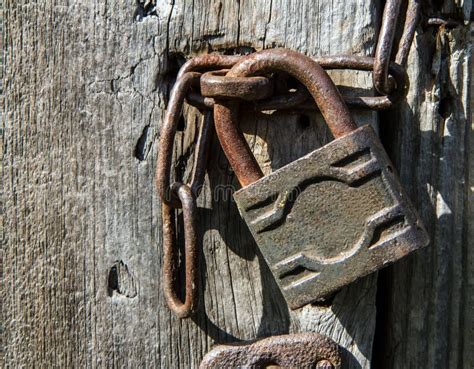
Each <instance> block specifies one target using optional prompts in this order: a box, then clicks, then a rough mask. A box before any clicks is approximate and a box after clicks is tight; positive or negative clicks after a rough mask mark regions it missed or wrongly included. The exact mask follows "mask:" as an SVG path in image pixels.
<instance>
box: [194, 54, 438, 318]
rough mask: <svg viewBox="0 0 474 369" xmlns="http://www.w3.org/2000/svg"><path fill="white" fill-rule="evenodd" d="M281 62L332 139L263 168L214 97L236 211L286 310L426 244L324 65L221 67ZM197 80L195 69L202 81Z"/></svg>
mask: <svg viewBox="0 0 474 369" xmlns="http://www.w3.org/2000/svg"><path fill="white" fill-rule="evenodd" d="M272 71H283V72H286V73H288V74H290V75H292V76H293V77H295V78H296V79H298V80H299V81H300V82H301V83H303V84H304V85H305V86H306V88H307V89H308V91H309V92H310V93H311V95H312V96H313V98H314V100H315V101H316V103H317V105H318V107H319V109H320V110H321V113H322V115H323V117H324V118H325V120H326V122H327V124H328V126H329V128H330V130H331V132H332V134H333V136H334V138H335V140H334V141H332V142H330V143H329V144H327V145H326V146H323V147H322V148H320V149H317V150H315V151H313V152H311V153H310V154H307V155H306V156H304V157H302V158H300V159H298V160H296V161H294V162H292V163H290V164H288V165H286V166H284V167H283V168H280V169H279V170H277V171H275V172H273V173H271V174H270V175H267V176H265V177H264V176H263V174H262V171H261V169H260V167H259V166H258V163H257V162H256V160H255V158H254V156H253V154H252V152H251V150H250V148H249V146H248V144H247V142H246V141H245V138H244V136H243V134H242V132H241V131H240V130H239V128H238V114H237V113H238V103H236V102H235V101H226V100H222V99H221V100H216V104H215V107H214V109H215V110H214V119H215V125H216V131H217V134H218V137H219V140H220V142H221V144H222V147H223V150H224V152H225V154H226V156H227V158H228V159H229V162H230V164H231V166H232V167H233V169H234V172H235V174H236V175H237V177H238V179H239V181H240V183H241V185H242V187H243V188H242V189H241V190H239V191H237V192H235V193H234V199H235V201H236V203H237V206H238V208H239V211H240V213H241V215H242V217H243V218H244V220H245V221H246V223H247V225H248V227H249V229H250V231H251V232H252V234H253V236H254V238H255V240H256V242H257V245H258V246H259V248H260V250H261V252H262V254H263V256H264V258H265V260H266V261H267V263H268V264H269V266H270V269H271V271H272V273H273V274H274V276H275V278H276V281H277V283H278V285H279V286H280V288H281V290H282V292H283V295H284V296H285V298H286V300H287V302H288V305H289V306H290V307H291V308H292V309H296V308H299V307H302V306H303V305H306V304H308V303H311V302H314V301H316V300H318V299H321V298H323V297H325V296H327V295H328V294H330V293H332V292H334V291H336V290H338V289H340V288H341V287H343V286H345V285H347V284H349V283H351V282H353V281H355V280H356V279H358V278H360V277H362V276H365V275H367V274H369V273H371V272H374V271H376V270H378V269H380V268H382V267H384V266H386V265H387V264H389V263H392V262H394V261H396V260H398V259H400V258H402V257H404V256H406V255H407V254H409V253H410V252H412V251H414V250H416V249H419V248H421V247H424V246H426V245H427V244H428V242H429V239H428V235H427V233H426V231H425V229H424V228H423V226H422V224H421V222H420V219H419V217H418V215H417V213H416V211H415V209H414V208H413V206H412V204H411V203H410V201H409V199H408V197H407V195H406V194H405V192H404V191H403V189H402V187H401V184H400V182H399V180H398V178H397V175H396V174H395V172H394V169H393V166H392V164H391V163H390V160H389V158H388V156H387V154H386V153H385V150H384V148H383V146H382V144H381V143H380V141H379V139H378V137H377V136H376V134H375V132H374V130H373V129H372V128H371V127H370V126H369V125H366V126H363V127H361V128H357V126H356V124H355V122H354V120H353V118H352V117H351V115H350V112H349V109H348V108H347V106H346V105H345V103H344V101H343V100H342V98H341V95H340V94H339V92H338V90H337V88H336V86H335V85H334V83H333V82H332V80H331V79H330V78H329V76H328V75H327V73H326V72H325V71H324V70H323V69H322V68H321V67H320V66H319V65H318V64H317V63H316V62H314V61H313V60H312V59H310V58H309V57H306V56H304V55H302V54H300V53H297V52H294V51H290V50H285V49H271V50H264V51H261V52H258V53H255V54H251V55H249V56H247V57H246V58H244V59H242V60H241V61H240V62H238V63H237V64H236V65H235V66H233V67H232V69H231V70H230V71H229V72H228V74H227V76H230V77H248V76H255V75H261V74H263V73H266V72H272ZM205 83H206V79H205V78H204V77H203V78H201V88H202V89H204V90H205V88H206V86H205Z"/></svg>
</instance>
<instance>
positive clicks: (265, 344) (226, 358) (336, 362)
mask: <svg viewBox="0 0 474 369" xmlns="http://www.w3.org/2000/svg"><path fill="white" fill-rule="evenodd" d="M271 365H275V366H277V367H282V368H317V369H323V368H324V369H340V367H341V356H340V352H339V346H338V345H337V344H336V343H335V342H334V341H332V340H331V339H329V338H327V337H325V336H323V335H321V334H318V333H297V334H287V335H282V336H273V337H268V338H264V339H261V340H258V341H256V342H253V343H250V344H233V345H220V346H217V347H215V348H214V349H212V350H211V351H210V352H209V353H207V354H206V356H205V357H204V359H203V360H202V362H201V365H200V368H201V369H204V368H216V369H217V368H219V369H220V368H267V367H269V366H271Z"/></svg>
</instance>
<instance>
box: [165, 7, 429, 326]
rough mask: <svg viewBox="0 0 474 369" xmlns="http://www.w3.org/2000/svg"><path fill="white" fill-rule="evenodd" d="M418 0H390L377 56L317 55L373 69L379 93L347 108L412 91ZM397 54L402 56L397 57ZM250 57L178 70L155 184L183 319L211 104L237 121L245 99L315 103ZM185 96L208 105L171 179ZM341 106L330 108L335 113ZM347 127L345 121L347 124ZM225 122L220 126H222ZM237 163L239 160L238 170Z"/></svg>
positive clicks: (392, 101)
mask: <svg viewBox="0 0 474 369" xmlns="http://www.w3.org/2000/svg"><path fill="white" fill-rule="evenodd" d="M419 1H420V0H408V1H402V0H387V1H386V3H385V7H384V11H383V17H382V22H381V28H380V33H379V36H378V42H377V47H376V51H375V56H374V57H366V56H351V55H341V56H324V57H316V58H313V59H314V61H315V62H316V63H317V64H319V66H321V67H322V68H324V69H328V70H331V69H340V70H358V71H372V78H373V84H374V87H375V90H376V91H377V92H378V93H379V94H380V95H378V96H358V97H354V96H343V99H344V101H345V102H346V104H347V105H348V106H349V107H351V108H355V109H371V110H384V109H390V108H392V107H394V106H395V105H396V104H397V103H399V102H400V101H401V100H403V98H404V97H405V96H406V94H407V91H408V85H409V83H408V77H407V73H406V70H405V66H406V62H407V58H408V53H409V50H410V47H411V44H412V41H413V37H414V32H415V28H416V26H417V22H418V18H419V12H420V4H419ZM402 9H405V10H406V11H405V16H404V20H403V32H402V35H401V37H400V41H399V44H398V47H397V50H396V53H395V51H394V47H393V43H394V39H395V34H396V31H397V28H398V27H400V26H401V25H400V22H399V20H400V19H401V17H400V13H401V10H402ZM286 52H287V56H288V55H290V56H291V55H292V53H293V52H288V51H286ZM392 54H395V55H396V56H395V58H393V59H392ZM246 58H247V59H248V58H251V56H239V55H218V54H208V55H202V56H198V57H195V58H193V59H190V60H189V61H187V62H186V63H185V64H184V65H183V66H182V68H181V69H180V71H179V73H178V76H177V79H176V83H175V84H174V86H173V89H172V92H171V96H170V100H169V103H168V107H167V110H166V114H165V118H164V122H163V125H162V127H161V131H160V139H159V155H158V160H157V167H156V187H157V191H158V195H159V197H160V199H161V203H162V220H163V250H164V258H163V271H164V274H163V285H164V295H165V299H166V302H167V304H168V306H169V308H170V309H171V310H172V311H173V312H174V313H175V314H176V315H177V316H178V317H180V318H186V317H189V316H191V315H192V314H193V313H194V312H195V310H196V307H197V302H198V293H197V291H198V279H199V278H198V276H199V269H198V254H199V252H198V249H197V238H198V237H197V235H196V229H197V227H196V216H197V215H196V213H197V205H196V199H197V197H198V196H199V193H200V190H201V189H202V185H203V182H204V176H205V171H206V166H207V158H208V151H209V150H208V148H209V141H210V138H211V136H212V133H213V127H214V124H213V118H212V116H213V114H212V110H215V109H218V110H220V115H221V116H224V117H227V118H228V120H232V119H234V117H232V114H233V113H232V112H235V111H236V109H235V106H237V105H239V104H241V103H242V105H245V106H246V107H247V108H250V109H254V110H255V111H266V110H290V111H291V110H299V111H301V110H315V109H317V107H316V105H315V104H314V101H313V99H312V96H311V94H310V93H309V92H308V91H307V89H306V88H304V87H303V86H302V85H301V84H297V85H296V88H290V87H289V86H288V85H289V84H288V81H287V80H286V79H285V78H287V76H285V75H278V74H276V75H275V74H274V75H270V76H262V75H256V74H261V72H262V71H264V69H265V68H263V69H262V68H260V69H262V70H258V71H257V70H255V71H252V70H246V69H245V68H246V67H245V65H246V64H245V63H246ZM280 61H282V63H283V61H284V58H281V60H280ZM236 64H239V67H238V68H239V69H240V70H241V71H245V73H242V74H240V75H239V73H232V71H231V72H230V73H229V69H231V68H233V67H234V66H236ZM254 64H255V63H254ZM283 64H285V65H284V68H283V69H285V68H288V66H289V65H290V66H291V65H293V66H294V65H296V63H293V64H292V63H289V62H286V61H284V63H283ZM283 64H282V65H283ZM300 67H301V66H300ZM280 69H281V68H280ZM257 72H260V73H257ZM288 72H289V74H292V73H291V71H289V70H288ZM254 74H255V75H254ZM293 74H295V73H293ZM242 75H245V76H242ZM298 76H299V77H300V78H303V79H304V78H305V75H304V67H303V68H300V69H299V71H298ZM275 91H278V93H275ZM313 93H314V92H313ZM313 97H314V95H313ZM184 101H187V103H188V104H190V105H193V106H195V107H197V108H198V109H200V110H201V111H202V112H204V117H203V120H202V123H201V126H200V130H199V136H198V139H197V145H196V148H195V151H196V152H195V155H194V163H193V172H192V176H191V182H190V183H189V184H184V183H180V182H174V183H171V168H172V157H173V148H174V139H175V135H176V130H177V126H178V122H179V119H180V116H181V114H182V108H183V104H184ZM322 106H323V111H322V113H323V115H324V114H328V111H327V110H326V111H324V104H323V105H322ZM336 113H337V112H331V113H330V114H336ZM224 120H225V119H224ZM220 124H221V123H220ZM348 124H349V123H348ZM341 127H342V128H344V124H343V125H341ZM219 129H222V127H220V128H219ZM221 144H222V145H226V143H225V142H221ZM229 144H230V143H229ZM231 144H232V148H233V150H234V151H235V152H240V154H245V152H246V151H249V150H250V149H249V147H248V145H247V144H246V142H240V141H239V140H237V141H233V142H232V143H231ZM247 154H251V153H247ZM244 156H245V155H244ZM238 162H239V161H237V162H236V163H238ZM253 164H256V163H253ZM238 166H239V165H238V164H235V163H234V166H233V167H234V170H235V168H236V167H238ZM239 171H240V172H241V173H253V174H255V175H256V176H257V177H258V176H259V175H260V174H261V173H260V169H259V167H258V165H251V167H249V168H239ZM176 209H182V212H183V222H184V245H185V246H184V261H185V276H186V281H185V288H186V292H185V300H184V302H182V301H180V299H179V298H178V294H177V293H176V291H175V285H176V284H177V281H178V275H179V273H178V272H179V270H178V260H177V259H178V257H177V256H178V252H177V246H176V211H177V210H176Z"/></svg>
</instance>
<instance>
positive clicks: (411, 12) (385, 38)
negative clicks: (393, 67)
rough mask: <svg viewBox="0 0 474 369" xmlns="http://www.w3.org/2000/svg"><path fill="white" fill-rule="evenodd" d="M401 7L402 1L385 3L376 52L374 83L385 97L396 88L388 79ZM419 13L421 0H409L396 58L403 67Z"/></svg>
mask: <svg viewBox="0 0 474 369" xmlns="http://www.w3.org/2000/svg"><path fill="white" fill-rule="evenodd" d="M401 5H402V0H387V2H386V3H385V7H384V11H383V17H382V25H381V27H380V32H379V37H378V41H377V48H376V50H375V64H374V69H373V82H374V87H375V89H376V90H377V91H378V92H379V93H381V94H383V95H389V94H390V93H391V92H392V90H393V88H394V86H393V83H392V80H391V79H389V77H388V69H389V64H390V61H391V59H392V52H393V41H394V38H395V32H396V29H397V25H398V21H399V15H400V7H401ZM419 12H420V4H419V0H409V1H408V5H407V10H406V16H405V22H404V26H403V34H402V36H401V39H400V42H399V46H398V51H397V55H396V58H395V60H396V62H397V63H398V64H400V65H402V66H405V64H406V61H407V58H408V53H409V51H410V46H411V43H412V42H413V36H414V34H415V29H416V26H417V23H418V18H419Z"/></svg>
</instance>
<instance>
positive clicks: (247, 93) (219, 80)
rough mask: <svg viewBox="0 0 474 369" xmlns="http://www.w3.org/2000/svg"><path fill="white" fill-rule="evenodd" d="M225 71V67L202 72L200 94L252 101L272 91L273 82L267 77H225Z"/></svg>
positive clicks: (262, 97) (268, 94)
mask: <svg viewBox="0 0 474 369" xmlns="http://www.w3.org/2000/svg"><path fill="white" fill-rule="evenodd" d="M227 72H228V70H227V69H222V70H215V71H211V72H206V73H204V74H203V75H202V77H201V80H200V83H201V94H202V95H203V96H205V97H218V98H226V97H228V98H239V99H242V100H247V101H253V100H260V99H264V98H265V97H268V96H270V95H271V93H272V92H273V91H272V90H273V84H272V82H271V80H270V79H269V78H267V77H262V76H256V77H227V76H226V74H227Z"/></svg>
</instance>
